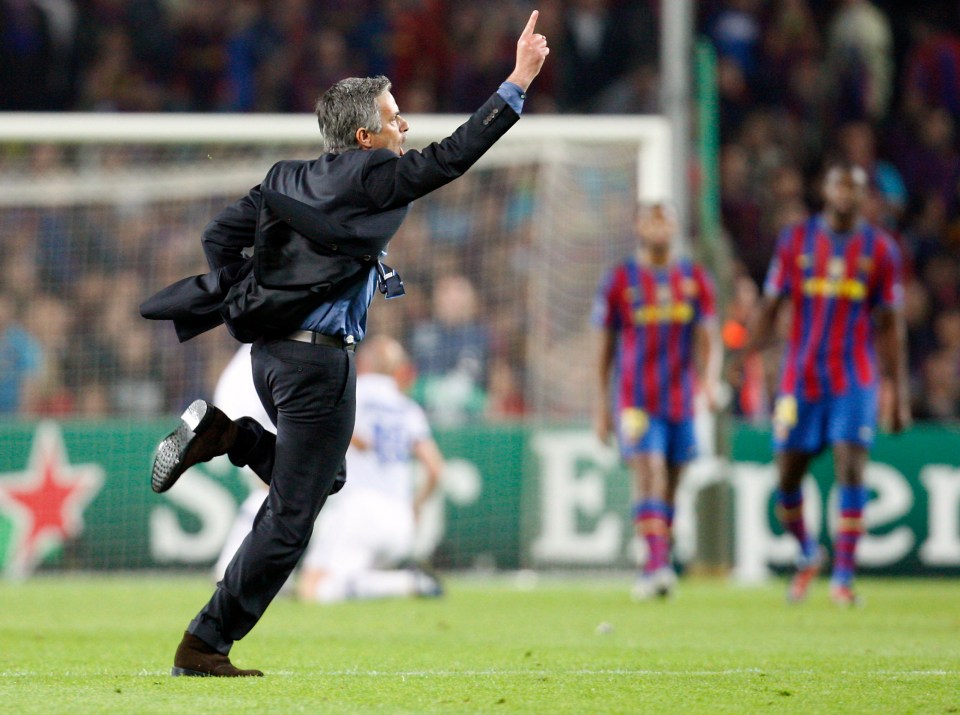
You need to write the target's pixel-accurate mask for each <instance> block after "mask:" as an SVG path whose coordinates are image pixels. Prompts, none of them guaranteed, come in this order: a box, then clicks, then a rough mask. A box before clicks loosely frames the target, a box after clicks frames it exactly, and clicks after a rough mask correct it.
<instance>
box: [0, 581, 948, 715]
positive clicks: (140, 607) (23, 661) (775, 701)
mask: <svg viewBox="0 0 960 715" xmlns="http://www.w3.org/2000/svg"><path fill="white" fill-rule="evenodd" d="M625 579H626V577H624V578H619V579H618V578H613V577H612V576H610V575H603V576H599V577H596V578H587V577H581V578H577V579H571V578H558V577H543V578H539V579H535V582H532V580H531V579H516V578H513V577H504V576H497V577H491V578H489V579H481V578H478V577H460V578H456V577H454V578H450V579H448V580H447V581H446V585H447V595H446V596H445V597H444V598H442V599H437V600H410V601H392V602H387V601H383V602H368V603H350V604H344V605H339V606H327V607H321V606H315V605H308V604H302V603H297V602H295V601H293V600H290V599H286V598H283V597H281V598H279V599H278V600H277V601H276V602H275V603H274V604H273V606H271V608H270V610H269V611H268V612H267V614H266V616H265V617H264V619H263V620H262V621H261V623H260V624H259V625H258V626H257V628H256V629H255V630H254V631H253V632H252V633H251V634H250V635H249V636H248V637H247V638H246V639H244V640H243V641H241V642H239V643H238V644H237V645H236V646H235V647H234V649H233V652H232V653H231V657H232V658H233V660H234V662H235V663H236V664H237V665H239V666H240V667H256V668H260V669H262V670H264V671H265V672H266V674H267V675H266V677H265V678H244V679H237V680H233V679H212V678H172V677H170V676H169V672H170V665H171V662H172V657H173V651H174V649H175V648H176V645H177V643H178V641H179V638H180V635H181V633H182V631H183V628H184V627H185V625H186V624H187V622H188V621H189V620H190V618H191V617H192V616H193V615H194V614H195V612H196V611H197V610H199V608H200V606H201V605H202V604H203V603H204V602H205V601H206V599H207V598H208V596H209V594H210V592H211V586H210V585H209V584H208V583H207V582H206V581H204V580H203V579H202V578H196V577H165V576H153V575H151V576H143V575H128V576H109V577H95V576H83V577H38V578H35V579H33V580H30V581H27V582H25V583H21V584H10V583H7V584H0V712H3V713H71V715H81V714H82V713H178V712H183V713H195V712H196V713H200V712H210V713H213V712H223V713H254V712H256V713H295V712H303V713H451V712H455V713H644V712H651V713H662V712H684V713H708V712H709V713H715V712H735V713H744V712H802V713H811V712H822V713H842V712H856V713H877V712H884V713H907V712H917V713H953V712H960V582H958V581H956V580H934V579H926V580H881V579H864V580H862V582H861V584H860V586H861V588H860V590H861V592H862V594H863V595H864V596H865V597H866V599H867V603H866V606H865V607H864V608H860V609H853V610H839V609H837V608H836V607H834V606H833V605H832V604H831V603H829V601H828V600H827V595H826V584H825V583H824V582H819V583H817V584H815V586H814V589H813V593H812V595H811V599H810V601H809V602H808V603H806V604H803V605H802V606H788V605H786V604H785V602H784V599H783V586H784V585H783V582H782V581H781V580H776V581H771V582H770V583H769V584H766V585H763V586H758V587H751V588H746V587H737V586H732V585H729V584H727V583H725V582H722V581H718V580H686V581H682V582H681V590H680V593H679V595H678V597H677V598H676V599H674V600H672V601H670V602H649V603H634V602H631V600H630V598H629V595H628V586H629V581H628V580H625Z"/></svg>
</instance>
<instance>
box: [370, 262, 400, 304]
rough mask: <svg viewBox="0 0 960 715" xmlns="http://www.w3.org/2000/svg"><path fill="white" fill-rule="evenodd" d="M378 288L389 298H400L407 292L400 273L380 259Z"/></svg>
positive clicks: (378, 264)
mask: <svg viewBox="0 0 960 715" xmlns="http://www.w3.org/2000/svg"><path fill="white" fill-rule="evenodd" d="M377 288H378V289H379V290H380V292H381V293H383V295H384V297H385V298H386V299H387V300H390V299H391V298H399V297H400V296H402V295H403V294H404V293H406V292H407V291H406V290H405V289H404V287H403V279H402V278H400V274H399V273H397V272H396V271H395V270H393V269H392V268H391V267H390V266H388V265H385V264H383V263H381V262H380V261H377Z"/></svg>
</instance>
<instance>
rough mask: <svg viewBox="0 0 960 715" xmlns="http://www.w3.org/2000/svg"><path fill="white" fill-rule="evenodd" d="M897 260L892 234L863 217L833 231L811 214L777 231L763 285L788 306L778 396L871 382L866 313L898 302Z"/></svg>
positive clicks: (827, 392) (811, 396) (841, 390)
mask: <svg viewBox="0 0 960 715" xmlns="http://www.w3.org/2000/svg"><path fill="white" fill-rule="evenodd" d="M900 263H901V261H900V250H899V248H898V247H897V245H896V243H894V241H893V239H891V238H890V237H889V236H888V235H887V234H885V233H884V232H883V231H882V230H880V229H878V228H876V227H874V226H872V225H870V224H868V223H866V222H861V223H860V224H859V225H858V226H857V227H856V228H855V229H854V230H853V231H852V232H850V233H848V234H845V235H840V234H836V233H834V232H833V231H832V230H831V229H830V227H829V226H828V225H827V223H826V220H825V219H824V218H823V216H822V215H818V216H814V217H812V218H810V219H809V220H807V221H804V222H802V223H799V224H797V225H795V226H791V227H789V228H787V229H786V230H785V231H784V232H783V233H782V234H781V236H780V240H779V242H778V244H777V250H776V253H775V254H774V257H773V260H772V261H771V263H770V270H769V272H768V273H767V280H766V284H765V286H764V292H765V293H766V295H768V296H782V297H784V298H786V299H787V300H789V301H790V306H791V318H792V321H791V325H790V335H789V339H788V343H787V349H786V353H785V355H784V359H783V366H782V372H781V379H780V392H781V394H791V395H797V396H798V397H802V398H804V399H806V400H817V399H820V398H821V397H825V396H834V395H843V394H845V393H846V392H847V391H848V390H849V389H850V387H851V386H853V385H856V386H862V387H865V386H870V385H874V384H876V382H877V364H876V363H877V360H876V353H875V351H874V340H873V338H874V334H873V322H872V320H871V312H872V310H873V309H874V308H876V307H878V306H887V307H891V308H892V307H896V306H899V305H900V304H901V302H902V301H903V286H902V284H901V276H900V272H901V265H900Z"/></svg>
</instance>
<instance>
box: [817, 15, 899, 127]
mask: <svg viewBox="0 0 960 715" xmlns="http://www.w3.org/2000/svg"><path fill="white" fill-rule="evenodd" d="M826 68H827V77H828V78H829V81H830V82H831V83H832V84H833V87H832V88H833V93H834V109H835V111H836V115H837V117H838V118H839V119H841V120H850V119H868V120H872V121H878V120H881V119H883V118H884V117H885V116H886V114H887V108H888V107H889V104H890V97H891V94H892V89H893V88H892V85H893V76H894V72H893V33H892V31H891V29H890V20H889V19H888V18H887V16H886V15H885V14H884V13H883V12H882V11H881V10H880V9H879V8H877V7H876V6H875V5H874V4H873V3H872V2H870V0H841V2H840V7H839V8H838V10H837V13H836V15H834V17H833V20H832V21H831V23H830V28H829V30H828V32H827V57H826Z"/></svg>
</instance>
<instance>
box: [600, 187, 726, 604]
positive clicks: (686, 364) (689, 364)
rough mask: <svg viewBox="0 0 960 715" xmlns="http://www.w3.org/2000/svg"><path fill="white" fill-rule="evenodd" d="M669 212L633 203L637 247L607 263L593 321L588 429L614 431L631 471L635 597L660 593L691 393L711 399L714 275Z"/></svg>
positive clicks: (717, 351)
mask: <svg viewBox="0 0 960 715" xmlns="http://www.w3.org/2000/svg"><path fill="white" fill-rule="evenodd" d="M677 229H678V225H677V218H676V215H675V211H674V209H673V207H672V206H671V205H669V204H666V203H655V204H652V205H640V206H639V207H638V210H637V215H636V232H637V236H638V239H639V241H638V245H637V251H636V254H635V255H633V256H631V257H630V258H628V259H627V260H625V261H623V262H622V263H620V264H619V265H617V266H615V267H614V268H613V269H612V270H611V271H610V272H609V273H608V274H607V276H606V278H605V279H604V281H603V283H602V284H601V286H600V289H599V291H598V293H597V297H596V301H595V304H594V310H593V316H592V320H593V323H594V324H595V325H596V326H598V327H599V328H601V330H602V333H601V338H600V358H599V372H598V376H599V384H598V390H597V415H596V431H597V436H598V437H599V438H600V440H601V441H602V442H604V443H607V442H609V440H610V437H611V436H612V435H613V434H616V436H617V441H618V443H619V446H620V453H621V456H622V458H623V459H624V461H625V462H626V463H627V464H628V465H629V466H630V469H631V472H632V473H633V499H634V501H633V510H632V512H633V522H634V526H635V528H636V532H637V536H638V537H639V538H641V539H642V540H643V541H644V542H645V543H646V546H647V559H646V562H645V564H644V566H643V568H642V570H641V571H640V573H639V574H638V576H637V580H636V582H635V585H634V588H633V596H634V597H635V598H637V599H638V600H642V599H648V598H651V597H654V596H668V595H670V594H671V593H672V592H673V589H674V586H675V584H676V578H677V577H676V573H675V572H674V570H673V567H672V564H671V559H670V544H671V528H672V524H673V512H674V496H675V493H676V489H677V485H678V484H679V481H680V477H681V474H682V471H683V468H684V466H685V465H686V464H687V462H689V461H690V460H691V459H692V458H693V457H694V456H695V455H696V439H695V435H694V422H693V418H694V392H695V390H696V388H697V387H698V386H699V388H700V389H702V390H703V392H704V394H705V396H706V398H707V403H708V405H709V406H710V407H711V408H712V407H714V406H715V403H716V394H717V385H718V379H719V371H720V360H721V348H720V339H719V331H718V327H717V319H716V312H715V308H714V289H713V282H712V280H711V278H710V276H709V275H708V273H707V271H706V270H705V269H704V268H703V266H701V265H699V264H697V263H695V262H693V261H692V260H690V259H689V258H688V257H686V256H684V255H682V254H681V252H680V250H679V246H678V241H677Z"/></svg>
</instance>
